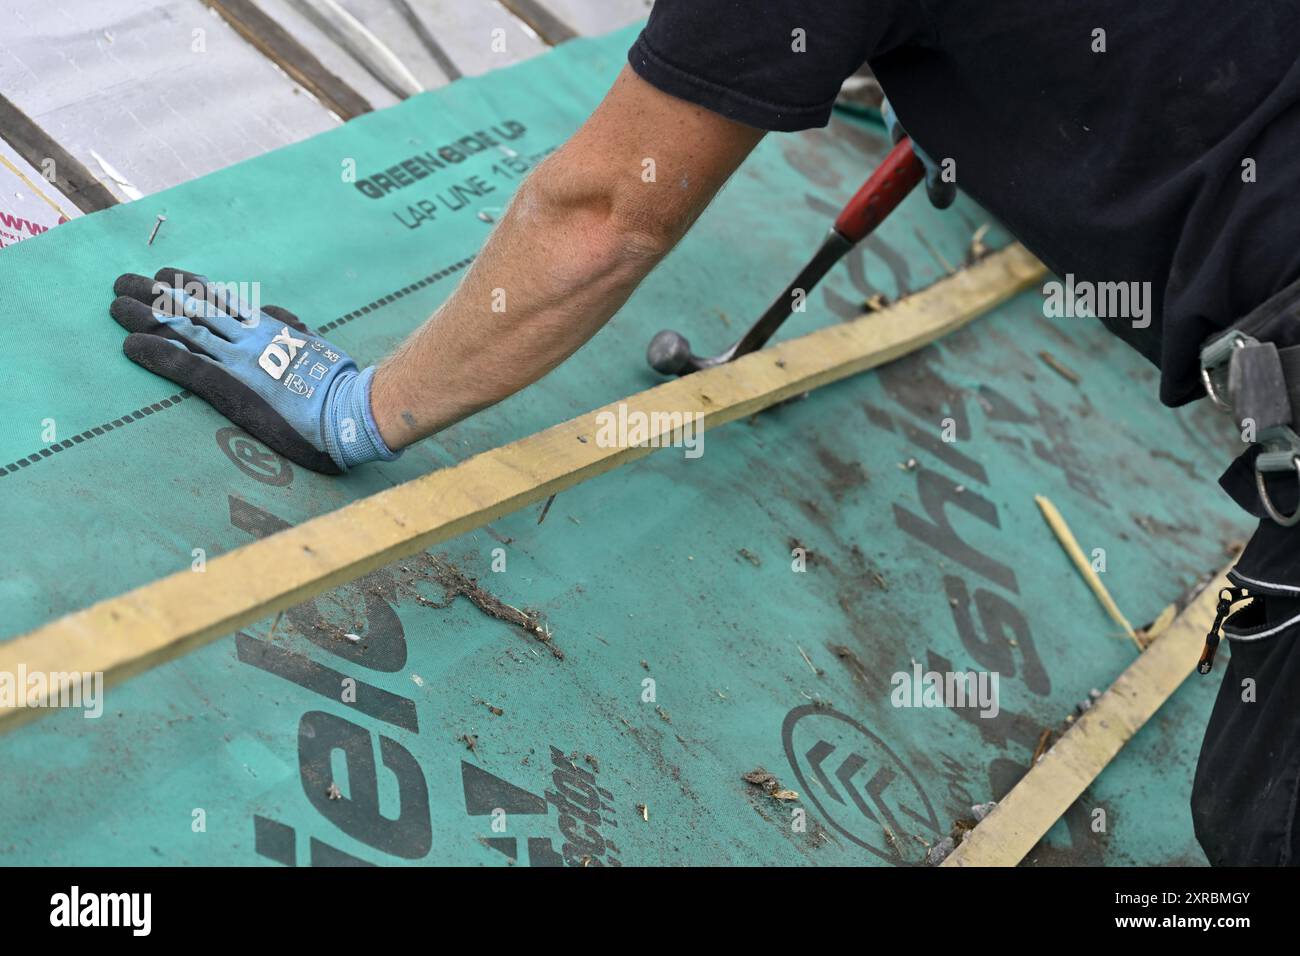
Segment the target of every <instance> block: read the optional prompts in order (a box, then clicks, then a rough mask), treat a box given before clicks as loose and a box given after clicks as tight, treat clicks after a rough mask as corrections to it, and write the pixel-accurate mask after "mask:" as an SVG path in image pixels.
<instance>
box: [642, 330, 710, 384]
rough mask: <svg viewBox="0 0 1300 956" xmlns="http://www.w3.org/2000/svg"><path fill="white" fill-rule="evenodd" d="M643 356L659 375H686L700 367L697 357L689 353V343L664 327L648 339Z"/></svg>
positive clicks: (679, 334) (684, 337)
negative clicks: (648, 344)
mask: <svg viewBox="0 0 1300 956" xmlns="http://www.w3.org/2000/svg"><path fill="white" fill-rule="evenodd" d="M645 357H646V361H647V362H649V363H650V367H651V368H653V369H654V370H655V371H656V372H658V373H659V374H660V375H686V374H688V373H690V372H696V371H699V369H700V361H699V359H698V358H696V357H695V356H694V355H693V354H691V343H690V342H688V341H686V336H684V335H682V334H681V333H680V332H674V331H673V330H672V329H664V330H663V331H662V332H660V333H658V334H657V335H656V336H655V337H654V338H653V339H651V340H650V346H649V347H648V348H647V349H646V352H645Z"/></svg>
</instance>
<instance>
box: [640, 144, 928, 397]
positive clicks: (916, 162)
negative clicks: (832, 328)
mask: <svg viewBox="0 0 1300 956" xmlns="http://www.w3.org/2000/svg"><path fill="white" fill-rule="evenodd" d="M923 178H925V168H924V167H923V166H922V165H921V160H920V159H918V158H917V156H916V152H915V151H914V150H913V149H912V141H911V140H910V139H908V138H907V137H906V136H904V137H903V138H902V139H900V140H899V141H898V142H897V143H895V144H894V148H893V149H892V150H890V151H889V155H888V156H886V157H885V161H884V162H882V163H881V164H880V165H879V166H878V167H876V171H875V172H874V173H872V174H871V178H870V179H868V180H867V181H866V182H865V183H863V184H862V186H861V188H860V189H858V191H857V192H856V193H854V194H853V198H852V199H850V200H849V201H848V203H847V204H846V205H845V207H844V208H843V209H842V210H840V214H839V216H838V217H837V218H836V220H835V225H833V226H832V227H831V230H830V232H829V233H827V235H826V238H825V240H823V242H822V244H821V246H820V247H819V248H818V250H817V252H816V253H815V254H814V255H813V257H812V259H810V260H809V261H808V264H807V265H806V266H804V267H803V270H802V271H801V272H800V273H799V274H798V275H797V276H795V278H794V281H793V282H791V283H790V284H789V285H788V286H786V289H785V291H784V292H782V293H781V294H780V295H779V296H778V297H777V299H776V301H774V302H773V303H772V304H771V305H770V306H768V307H767V311H766V312H764V313H763V315H762V317H761V318H759V320H758V321H757V322H755V323H754V325H753V326H752V327H751V328H750V330H749V331H748V332H746V333H745V334H744V335H743V336H742V337H741V338H740V341H738V342H737V343H736V344H735V345H733V346H732V347H731V348H729V349H727V350H726V351H725V352H721V353H719V354H718V355H714V356H712V357H711V358H701V357H700V356H698V355H696V354H695V353H693V352H692V351H691V343H690V342H688V341H687V340H686V336H684V335H682V334H681V333H680V332H676V331H673V330H672V329H664V330H663V331H662V332H660V333H658V334H657V335H656V336H655V337H654V338H653V339H651V340H650V347H649V348H647V349H646V360H647V361H648V362H649V363H650V367H651V368H653V369H654V370H655V371H656V372H659V373H660V374H662V375H689V374H690V373H691V372H698V371H699V370H700V369H702V368H712V367H713V366H715V365H723V364H725V363H727V362H730V361H732V360H734V359H738V358H740V356H742V355H748V354H749V353H750V352H753V351H755V350H756V349H760V348H762V347H763V346H764V345H765V344H766V343H767V340H768V339H770V338H771V337H772V336H773V335H774V334H775V333H776V330H777V329H779V328H780V327H781V323H782V322H784V321H785V320H786V319H788V318H789V317H790V313H791V312H792V311H793V310H794V303H795V300H796V296H798V295H803V296H807V294H808V293H809V292H811V291H812V288H813V286H815V285H816V284H817V283H818V282H820V281H821V278H822V276H824V275H826V273H827V272H829V271H830V269H831V267H832V266H833V265H835V263H837V262H839V261H840V259H842V258H843V257H844V255H845V253H847V252H848V251H849V250H850V249H852V248H853V247H854V246H856V245H857V244H858V243H859V242H861V241H862V240H863V239H865V238H866V237H867V236H868V235H869V234H870V233H871V231H872V230H873V229H875V228H876V227H877V226H878V225H880V224H881V222H883V221H884V219H885V217H886V216H888V215H889V214H890V213H891V212H893V211H894V209H895V207H897V206H898V204H899V203H900V202H902V201H903V199H904V197H906V196H907V194H908V193H910V192H911V191H912V189H913V187H915V186H916V184H917V183H919V182H920V181H921V180H922V179H923Z"/></svg>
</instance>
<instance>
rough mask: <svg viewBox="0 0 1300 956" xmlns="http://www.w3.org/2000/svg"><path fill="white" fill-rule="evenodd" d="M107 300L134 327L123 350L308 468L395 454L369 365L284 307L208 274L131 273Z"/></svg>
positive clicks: (332, 469)
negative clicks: (252, 299)
mask: <svg viewBox="0 0 1300 956" xmlns="http://www.w3.org/2000/svg"><path fill="white" fill-rule="evenodd" d="M113 291H114V293H116V295H117V298H116V299H114V300H113V304H112V306H111V307H110V308H109V312H110V314H111V315H112V316H113V318H114V319H116V320H117V323H118V324H119V325H121V326H122V328H124V329H126V330H127V332H129V333H130V335H128V336H127V337H126V341H125V342H124V343H123V344H122V351H123V352H125V353H126V357H127V358H129V359H130V360H131V361H132V362H135V363H136V364H137V365H140V366H142V367H143V368H146V369H148V370H149V371H151V372H153V373H154V374H156V375H161V376H162V377H163V378H166V379H169V380H171V381H173V382H175V383H176V384H177V385H179V386H180V387H181V388H184V389H187V390H189V391H191V392H193V393H194V394H195V395H197V396H199V398H202V399H203V400H204V401H206V402H207V403H208V404H209V405H211V406H212V407H213V408H215V409H216V410H217V411H219V412H220V413H221V414H223V415H225V416H226V417H227V418H229V419H230V420H231V421H232V422H234V423H235V424H236V425H238V426H239V427H240V428H242V429H244V430H245V431H246V432H248V433H249V434H250V435H252V436H254V437H255V438H258V439H259V440H261V441H262V442H265V443H266V445H268V446H269V447H270V448H273V449H274V450H275V451H277V452H279V453H280V454H281V455H284V456H285V457H286V458H288V459H289V460H290V461H294V462H297V463H298V464H300V465H302V466H303V467H304V468H310V469H311V470H312V471H319V472H324V473H325V474H330V475H337V474H340V473H342V472H344V471H347V470H348V469H349V468H351V467H352V466H354V465H359V464H362V463H364V462H368V461H378V460H383V461H392V460H393V459H395V458H396V457H397V454H395V453H394V452H392V451H390V450H389V448H388V446H387V445H386V444H384V439H383V437H382V436H381V435H380V434H379V429H378V427H377V426H376V425H375V419H374V415H373V414H372V413H371V410H370V386H371V382H372V380H373V378H374V374H375V369H374V367H373V366H372V367H370V368H367V369H365V370H364V371H359V370H358V369H357V364H356V362H354V361H353V360H352V359H351V358H349V357H348V356H347V354H346V353H344V352H343V351H342V350H341V349H338V348H336V347H335V346H333V345H331V344H330V343H329V342H327V341H325V340H324V339H322V338H320V337H319V336H317V335H315V334H314V333H313V332H312V331H311V330H310V329H309V328H307V326H305V325H303V323H302V322H300V321H299V320H298V317H297V316H296V315H294V314H293V313H292V312H289V311H288V310H287V309H281V308H278V307H276V306H266V307H265V308H262V309H255V308H253V307H251V306H249V305H247V304H246V303H244V302H243V301H242V300H241V299H240V298H239V297H238V296H237V295H234V294H232V293H231V291H230V290H229V289H228V288H226V287H223V286H221V285H220V284H213V283H211V282H209V281H208V279H206V278H205V277H204V276H201V275H197V274H195V273H193V272H186V271H185V270H183V269H163V270H161V271H160V272H159V273H158V274H157V276H155V277H154V278H153V279H148V278H145V277H144V276H141V275H135V274H133V273H128V274H126V275H124V276H120V277H119V278H118V280H117V281H116V282H115V283H114V284H113Z"/></svg>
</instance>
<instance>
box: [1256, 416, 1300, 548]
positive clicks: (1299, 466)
mask: <svg viewBox="0 0 1300 956" xmlns="http://www.w3.org/2000/svg"><path fill="white" fill-rule="evenodd" d="M1258 444H1259V446H1260V450H1259V455H1258V456H1257V457H1256V458H1255V489H1256V490H1257V491H1258V492H1259V502H1260V504H1262V505H1263V506H1264V510H1265V511H1267V512H1268V516H1269V517H1270V518H1272V519H1273V520H1274V521H1276V522H1277V523H1278V524H1280V525H1281V526H1282V527H1284V528H1290V527H1291V526H1293V525H1295V524H1296V523H1297V522H1300V507H1297V508H1296V510H1295V511H1294V512H1292V513H1291V514H1289V515H1284V514H1282V512H1280V511H1278V510H1277V508H1276V507H1275V506H1274V504H1273V500H1272V499H1271V498H1269V496H1268V486H1267V485H1266V484H1265V483H1264V476H1265V475H1266V474H1278V473H1279V472H1281V473H1286V474H1293V475H1295V476H1296V482H1297V484H1300V435H1297V434H1296V433H1295V432H1294V431H1292V430H1291V429H1290V428H1288V427H1287V426H1285V425H1278V426H1276V427H1274V428H1270V429H1268V431H1265V432H1262V433H1261V434H1260V436H1259V442H1258Z"/></svg>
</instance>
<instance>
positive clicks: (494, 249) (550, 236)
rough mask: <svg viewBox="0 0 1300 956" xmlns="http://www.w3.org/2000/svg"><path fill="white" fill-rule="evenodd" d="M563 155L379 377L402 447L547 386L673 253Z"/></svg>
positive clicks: (386, 417) (377, 408)
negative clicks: (543, 382) (584, 182)
mask: <svg viewBox="0 0 1300 956" xmlns="http://www.w3.org/2000/svg"><path fill="white" fill-rule="evenodd" d="M578 175H580V174H578V173H575V172H574V171H572V170H570V169H568V168H566V166H565V163H564V160H563V158H562V157H554V158H553V160H552V161H551V162H549V163H546V164H543V165H542V166H541V167H539V168H538V170H537V171H536V172H535V173H534V174H533V176H532V177H530V179H529V180H527V181H526V182H525V183H524V184H523V185H522V186H521V187H520V192H519V194H518V195H517V196H516V197H515V199H514V201H513V202H512V203H511V204H510V206H509V208H508V210H507V211H506V214H505V216H504V217H503V218H502V220H501V222H500V223H499V224H498V226H497V228H496V229H495V231H494V232H493V234H492V236H491V237H490V239H489V240H488V242H487V244H486V245H485V246H484V247H483V249H482V251H481V252H480V254H479V256H478V257H477V259H476V260H475V262H474V265H473V267H472V268H471V269H470V270H469V272H468V273H467V274H466V276H465V278H464V279H463V280H462V282H461V283H460V285H459V287H458V288H457V289H456V290H455V292H454V293H453V294H452V296H451V297H450V298H449V299H448V300H447V301H446V303H444V304H443V306H442V307H441V308H439V309H438V311H437V312H435V313H434V315H433V317H432V318H430V320H429V321H428V322H427V323H426V324H425V325H424V326H423V327H422V328H420V329H419V330H418V331H417V332H416V333H415V334H414V335H412V336H411V338H410V339H408V340H407V341H406V342H405V343H404V344H403V345H402V346H401V348H399V349H398V350H397V351H396V352H395V353H394V354H393V355H392V356H391V357H390V358H389V359H388V360H387V361H385V362H384V363H383V364H382V365H381V366H380V368H379V370H378V371H377V372H376V374H375V383H374V390H373V393H372V407H373V412H374V416H375V421H376V423H377V424H378V426H379V429H380V432H381V434H382V435H383V437H384V440H385V441H386V442H387V443H388V445H389V447H390V448H394V449H396V448H401V447H404V446H406V445H409V444H411V443H412V442H415V441H418V440H420V439H421V438H424V437H426V436H428V435H431V434H433V433H434V432H437V431H439V430H441V429H443V428H446V427H447V426H449V425H451V424H454V423H455V422H457V421H459V420H461V419H462V418H465V417H466V416H468V415H471V414H473V413H474V412H476V411H478V410H479V409H482V408H485V407H487V406H489V405H492V404H494V403H496V402H499V401H501V400H502V399H504V398H506V397H508V396H509V395H512V394H514V393H515V392H517V391H518V390H519V389H521V388H524V387H525V386H527V385H530V384H532V383H533V382H535V381H537V380H538V379H539V378H541V377H542V376H543V375H545V374H546V373H547V372H549V371H551V369H553V368H555V366H557V365H559V364H560V363H561V362H562V361H564V359H566V358H568V357H569V356H570V355H571V354H573V353H574V352H575V351H577V349H578V348H579V347H580V346H581V345H582V344H583V343H584V342H586V341H587V339H589V338H590V337H591V336H592V335H594V334H595V333H596V332H597V331H598V330H599V329H600V327H601V326H602V325H604V323H605V322H606V321H607V320H608V319H609V318H610V316H612V315H613V314H614V313H615V312H617V311H618V309H619V308H620V307H621V306H622V305H623V303H624V302H625V301H626V300H627V298H628V296H629V295H631V293H632V291H633V290H634V289H635V288H636V287H637V284H638V283H640V281H641V280H642V279H643V278H645V276H646V274H647V273H649V271H650V270H651V269H652V268H654V266H655V264H656V263H658V261H659V260H660V259H661V258H662V257H663V255H664V254H665V253H666V252H667V251H668V249H669V248H670V247H671V244H672V239H671V237H668V236H663V235H661V234H656V233H654V232H651V231H649V230H643V231H639V230H638V229H637V227H636V226H635V224H633V223H631V222H629V221H627V217H626V216H625V215H624V214H623V213H621V212H620V211H618V210H615V209H611V208H610V202H609V197H608V196H607V195H605V194H604V193H602V192H589V191H587V190H584V189H583V188H582V187H581V185H580V184H578V183H575V182H570V181H568V180H572V179H574V177H576V176H578Z"/></svg>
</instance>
